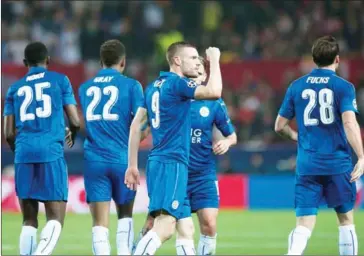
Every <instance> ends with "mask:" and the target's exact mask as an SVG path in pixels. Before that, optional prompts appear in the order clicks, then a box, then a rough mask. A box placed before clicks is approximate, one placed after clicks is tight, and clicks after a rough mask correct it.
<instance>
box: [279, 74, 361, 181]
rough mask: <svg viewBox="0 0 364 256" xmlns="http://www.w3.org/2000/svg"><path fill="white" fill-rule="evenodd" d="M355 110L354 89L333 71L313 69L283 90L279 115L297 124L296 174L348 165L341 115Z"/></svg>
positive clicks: (346, 168)
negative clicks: (294, 119)
mask: <svg viewBox="0 0 364 256" xmlns="http://www.w3.org/2000/svg"><path fill="white" fill-rule="evenodd" d="M345 111H353V112H357V107H356V99H355V88H354V86H353V85H352V84H351V83H349V82H348V81H346V80H344V79H342V78H340V77H339V76H337V75H336V74H335V72H333V71H330V70H327V69H314V70H313V71H312V72H311V73H309V74H308V75H305V76H303V77H301V78H299V79H298V80H296V81H294V82H293V83H292V84H291V85H290V87H289V88H288V90H287V93H286V96H285V99H284V102H283V104H282V106H281V109H280V111H279V115H281V116H283V117H285V118H288V119H292V118H293V117H296V121H297V126H298V154H297V173H298V174H300V175H330V174H339V173H343V172H347V171H349V170H350V169H351V168H352V160H351V155H352V152H351V148H350V145H349V143H348V140H347V138H346V135H345V131H344V127H343V122H342V119H341V114H342V113H343V112H345Z"/></svg>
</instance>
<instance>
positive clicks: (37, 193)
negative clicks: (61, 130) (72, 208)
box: [33, 158, 68, 255]
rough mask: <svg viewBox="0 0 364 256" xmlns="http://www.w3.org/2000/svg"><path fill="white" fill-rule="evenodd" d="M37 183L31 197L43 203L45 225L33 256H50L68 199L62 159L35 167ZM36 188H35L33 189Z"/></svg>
mask: <svg viewBox="0 0 364 256" xmlns="http://www.w3.org/2000/svg"><path fill="white" fill-rule="evenodd" d="M35 167H36V170H35V172H36V173H37V178H38V181H39V182H35V183H34V184H33V192H34V193H33V196H34V197H35V198H37V199H38V200H40V201H43V202H44V205H45V210H46V218H47V223H46V225H45V226H44V228H43V229H42V232H41V235H40V240H39V244H38V246H37V249H36V250H35V252H34V254H35V255H50V254H51V253H52V252H53V250H54V248H55V247H56V244H57V242H58V239H59V237H60V235H61V231H62V226H63V222H64V217H65V212H66V202H67V198H68V176H67V166H66V162H65V160H64V159H63V158H59V159H58V160H56V161H53V162H49V163H41V164H36V165H35ZM35 187H36V188H35Z"/></svg>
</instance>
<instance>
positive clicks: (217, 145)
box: [212, 126, 238, 155]
mask: <svg viewBox="0 0 364 256" xmlns="http://www.w3.org/2000/svg"><path fill="white" fill-rule="evenodd" d="M212 139H213V140H212V141H213V151H214V153H215V154H216V155H223V154H225V153H226V152H227V151H228V150H229V149H230V147H231V146H233V145H236V143H237V142H238V138H237V136H236V133H235V132H233V133H232V134H230V135H228V136H226V137H225V136H224V135H223V134H222V132H221V131H220V130H219V129H218V128H217V127H216V126H214V127H213V128H212Z"/></svg>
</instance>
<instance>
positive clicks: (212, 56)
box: [206, 47, 221, 61]
mask: <svg viewBox="0 0 364 256" xmlns="http://www.w3.org/2000/svg"><path fill="white" fill-rule="evenodd" d="M220 55H221V53H220V49H219V48H217V47H209V48H207V50H206V59H207V60H208V61H219V60H220Z"/></svg>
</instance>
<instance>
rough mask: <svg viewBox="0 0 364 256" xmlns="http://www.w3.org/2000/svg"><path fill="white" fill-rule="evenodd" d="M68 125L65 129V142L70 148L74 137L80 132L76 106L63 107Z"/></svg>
mask: <svg viewBox="0 0 364 256" xmlns="http://www.w3.org/2000/svg"><path fill="white" fill-rule="evenodd" d="M63 109H64V111H65V113H66V115H67V118H68V123H69V128H66V142H67V145H68V146H69V147H70V148H71V147H72V146H73V144H74V142H75V138H76V135H77V133H78V131H79V130H80V118H79V116H78V112H77V107H76V105H72V104H69V105H65V106H64V107H63Z"/></svg>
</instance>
